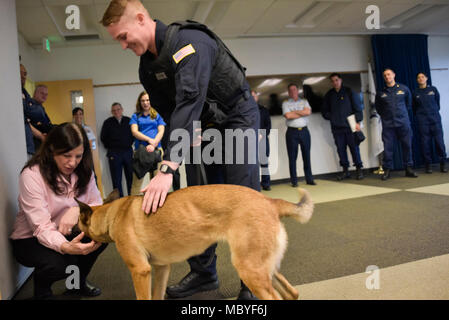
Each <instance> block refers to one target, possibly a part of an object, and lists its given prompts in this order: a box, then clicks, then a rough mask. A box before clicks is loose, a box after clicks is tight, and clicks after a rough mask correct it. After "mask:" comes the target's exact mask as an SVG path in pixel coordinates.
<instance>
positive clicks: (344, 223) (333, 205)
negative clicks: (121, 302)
mask: <svg viewBox="0 0 449 320" xmlns="http://www.w3.org/2000/svg"><path fill="white" fill-rule="evenodd" d="M400 175H402V173H400ZM394 176H396V174H394ZM398 176H399V173H398ZM347 182H348V183H357V184H361V185H371V186H382V187H391V188H398V189H402V190H404V189H409V188H416V187H422V186H429V185H436V184H443V183H448V182H449V175H448V174H440V173H434V174H432V175H425V174H420V177H419V178H418V179H410V178H402V177H396V178H393V179H391V180H389V181H387V182H383V181H380V180H379V177H377V176H373V175H372V176H369V177H367V178H366V179H364V180H362V181H356V180H348V181H347ZM343 186H344V183H342V187H343ZM316 187H318V188H319V185H318V186H316ZM448 208H449V197H448V196H441V195H435V194H424V193H415V192H408V191H400V192H393V193H386V194H380V195H374V196H368V197H361V198H356V199H349V200H340V201H333V202H326V203H320V204H317V205H316V206H315V213H314V216H313V218H312V220H311V221H310V222H309V223H308V224H306V225H300V224H299V223H297V222H295V221H293V220H291V219H285V220H284V223H285V225H286V229H287V233H288V236H289V245H288V249H287V252H286V254H285V256H284V260H283V263H282V267H281V272H282V273H283V274H284V275H285V277H286V278H287V279H288V280H289V281H290V282H291V283H292V284H293V285H300V284H304V283H310V282H315V281H321V280H326V279H333V278H337V277H341V276H346V275H351V274H355V273H361V272H364V271H365V269H366V267H367V266H369V265H376V266H378V267H380V268H384V267H388V266H393V265H397V264H402V263H406V262H411V261H414V260H419V259H424V258H429V257H433V256H438V255H442V254H447V253H449V241H448V240H447V239H448V238H447V235H448V233H449V210H448ZM217 255H218V261H217V270H218V275H219V279H220V288H219V289H218V290H215V291H210V292H206V293H200V294H197V295H194V296H192V297H190V299H226V298H232V297H235V296H237V295H238V292H239V287H240V281H239V279H238V276H237V273H236V272H235V270H234V269H233V267H232V265H231V263H230V259H229V258H230V257H229V251H228V246H227V244H226V243H220V244H219V246H218V249H217ZM188 270H189V268H188V264H187V263H186V262H183V263H179V264H176V265H173V266H172V273H171V275H170V280H169V284H174V283H176V282H178V281H179V280H180V279H181V278H182V277H183V276H184V275H185V274H186V273H187V272H188ZM89 279H90V280H91V281H92V282H93V283H95V284H96V285H98V286H99V287H101V288H102V290H103V294H102V295H101V296H99V297H97V298H94V299H135V295H134V290H133V287H132V281H131V276H130V274H129V272H128V270H127V268H126V266H125V264H124V263H123V261H122V260H121V258H120V257H119V255H118V253H117V251H116V250H115V247H114V244H110V245H109V247H108V248H107V249H106V250H105V252H104V253H103V254H102V255H101V256H100V258H99V259H98V261H97V263H96V264H95V266H94V268H93V270H92V272H91V274H90V277H89ZM53 289H54V292H55V294H57V295H58V294H61V293H62V292H63V291H64V282H63V281H60V282H58V283H56V284H55V285H54V287H53ZM31 296H32V281H28V282H27V283H26V284H25V285H24V286H23V287H22V289H21V290H20V292H19V293H18V294H17V295H16V297H15V298H16V299H29V298H31ZM60 298H61V299H64V298H65V297H60Z"/></svg>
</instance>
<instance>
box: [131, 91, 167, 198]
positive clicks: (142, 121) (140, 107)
mask: <svg viewBox="0 0 449 320" xmlns="http://www.w3.org/2000/svg"><path fill="white" fill-rule="evenodd" d="M129 124H130V125H131V132H132V134H133V136H134V138H135V140H134V150H137V149H138V148H139V146H140V145H143V146H144V147H145V148H146V150H147V152H154V151H155V150H156V149H159V150H160V151H161V153H162V147H161V139H162V137H163V135H164V130H165V126H166V123H165V122H164V119H162V117H161V116H160V115H159V114H158V113H157V112H156V110H155V109H154V108H152V107H151V104H150V98H149V96H148V93H146V92H145V91H143V92H141V93H140V94H139V97H138V98H137V102H136V113H134V114H133V115H132V117H131V121H130V122H129ZM155 174H156V172H155V171H153V172H150V179H151V178H152V177H154V176H155ZM144 179H145V177H143V178H142V179H138V178H137V176H136V175H135V174H134V177H133V184H132V187H131V194H132V195H137V194H140V189H141V187H142V182H143V180H144Z"/></svg>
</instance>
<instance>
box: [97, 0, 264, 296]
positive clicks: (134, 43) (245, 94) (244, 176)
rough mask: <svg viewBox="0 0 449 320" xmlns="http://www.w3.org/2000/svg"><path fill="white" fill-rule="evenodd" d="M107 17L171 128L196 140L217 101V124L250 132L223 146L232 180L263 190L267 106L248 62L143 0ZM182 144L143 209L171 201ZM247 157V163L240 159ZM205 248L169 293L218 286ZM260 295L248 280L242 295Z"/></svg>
mask: <svg viewBox="0 0 449 320" xmlns="http://www.w3.org/2000/svg"><path fill="white" fill-rule="evenodd" d="M102 24H103V26H105V27H106V28H107V31H108V33H109V34H110V35H111V36H112V38H113V39H115V40H117V41H119V42H120V44H121V46H122V48H123V49H127V48H128V49H130V50H132V51H133V52H134V53H135V54H136V55H137V56H139V57H140V65H139V78H140V81H141V83H142V85H143V86H144V88H145V90H146V91H147V92H148V94H149V95H150V101H151V105H153V106H154V108H155V109H156V110H157V112H158V113H160V114H161V116H162V117H163V118H164V120H165V121H167V127H168V128H169V129H168V130H169V132H170V133H171V132H173V131H174V130H177V129H183V130H185V131H187V133H188V134H189V138H190V141H188V142H189V144H190V145H192V144H193V142H194V141H195V136H196V133H195V132H196V131H195V129H194V124H195V121H198V120H200V119H201V118H202V114H208V110H211V109H213V108H216V109H218V110H220V111H221V112H222V113H223V114H224V115H225V117H224V118H222V119H221V120H222V121H221V123H220V124H218V125H219V127H220V132H223V134H224V131H225V130H228V132H229V131H232V132H243V134H245V137H243V140H244V141H243V142H244V143H242V145H244V147H243V148H242V150H238V151H237V144H236V142H237V136H234V137H231V139H232V140H233V141H232V142H233V143H232V144H228V145H227V146H226V145H225V146H224V148H223V150H224V152H223V153H224V158H226V161H225V163H220V164H221V165H222V167H223V172H224V177H225V183H228V184H236V185H242V186H246V187H250V188H252V189H254V190H257V191H259V190H260V177H259V163H258V161H257V158H258V157H257V143H251V142H252V141H251V140H253V139H254V140H255V141H256V142H257V131H258V129H259V124H260V123H259V121H260V120H259V119H260V114H259V110H258V107H257V104H256V102H255V101H254V99H253V97H252V96H251V93H250V88H249V85H248V82H247V81H246V76H245V71H244V68H243V66H242V65H241V64H240V63H239V62H238V60H237V59H236V58H235V57H234V56H233V55H232V53H231V52H230V50H229V49H228V48H227V47H226V45H225V44H224V43H223V41H222V40H221V39H220V38H219V37H218V36H216V35H215V34H214V33H213V32H212V31H211V30H210V29H209V28H207V27H206V26H204V25H202V24H198V23H193V22H178V23H172V24H170V25H169V26H167V25H165V24H164V23H162V22H161V21H157V20H156V21H155V20H153V19H152V18H151V16H150V14H149V13H148V11H147V10H146V9H145V7H144V6H143V5H142V3H141V2H140V1H119V0H112V1H111V3H110V5H109V6H108V8H107V9H106V11H105V13H104V15H103V19H102ZM214 106H215V107H214ZM240 130H241V131H240ZM194 133H195V134H194ZM240 137H241V135H240ZM223 141H224V139H223ZM177 144H178V141H172V140H170V141H168V142H167V147H166V152H165V154H164V160H163V161H162V165H161V168H160V170H159V173H158V174H157V175H156V176H155V177H154V179H152V180H151V181H150V183H149V184H148V186H147V187H146V188H145V189H144V190H143V191H144V192H145V196H144V200H143V203H142V209H143V210H144V211H145V213H147V214H149V213H150V212H156V211H157V208H158V207H161V206H163V205H164V202H165V199H166V196H167V193H168V190H169V189H170V188H171V186H172V183H173V173H174V172H175V170H177V169H178V168H179V165H180V163H181V162H182V160H181V158H185V156H186V155H185V154H183V155H181V157H179V154H176V155H175V153H173V154H172V152H171V150H172V149H174V147H175V146H176V145H177ZM229 146H230V147H229ZM227 147H229V150H228V149H227ZM251 148H254V150H251ZM176 156H178V157H177V158H176ZM172 157H173V158H174V159H172ZM240 157H242V158H243V160H244V161H243V162H244V163H243V164H242V163H238V162H239V161H240ZM237 158H239V159H237ZM208 180H212V179H208ZM206 251H209V253H207V254H206V253H205V255H201V257H200V256H196V257H200V258H199V259H196V258H195V259H196V260H198V261H199V263H196V266H195V267H193V266H192V264H190V266H191V269H192V270H191V272H190V273H189V274H188V275H187V276H186V277H184V278H183V279H182V280H181V282H180V283H179V285H176V286H170V287H168V288H167V294H168V295H169V296H171V297H175V295H176V297H185V296H189V295H192V294H194V293H196V292H199V291H205V290H212V289H215V288H218V278H217V273H216V268H215V261H216V255H215V250H206ZM192 258H194V257H192ZM189 260H190V259H189ZM189 263H190V261H189ZM253 297H254V296H253V295H252V293H251V292H250V290H249V289H248V288H247V287H246V286H244V284H243V283H242V289H241V291H240V294H239V298H241V299H252V298H253Z"/></svg>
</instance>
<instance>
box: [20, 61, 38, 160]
mask: <svg viewBox="0 0 449 320" xmlns="http://www.w3.org/2000/svg"><path fill="white" fill-rule="evenodd" d="M27 75H28V72H27V69H26V68H25V66H24V65H23V64H20V82H21V84H22V105H23V119H24V121H25V141H26V148H27V154H28V158H31V156H32V155H33V154H34V152H35V147H34V140H33V132H32V131H31V127H30V120H29V119H28V117H27V115H26V110H27V109H28V108H29V107H30V106H32V105H33V101H32V98H31V96H30V94H29V93H28V91H26V89H25V83H26V81H27Z"/></svg>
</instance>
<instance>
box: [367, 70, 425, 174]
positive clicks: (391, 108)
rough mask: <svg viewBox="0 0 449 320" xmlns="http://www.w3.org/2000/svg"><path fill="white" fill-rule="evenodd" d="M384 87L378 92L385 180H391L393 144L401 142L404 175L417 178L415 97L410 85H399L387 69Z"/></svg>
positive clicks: (377, 107)
mask: <svg viewBox="0 0 449 320" xmlns="http://www.w3.org/2000/svg"><path fill="white" fill-rule="evenodd" d="M382 75H383V77H384V81H385V87H384V88H383V89H382V90H379V91H377V93H376V102H375V105H376V110H377V112H378V113H379V115H380V117H381V120H382V141H383V143H384V167H385V172H384V174H383V175H382V177H381V179H382V180H384V181H385V180H387V179H389V178H390V177H391V175H390V171H391V170H392V169H393V148H394V141H395V140H398V141H399V142H400V143H401V146H402V157H403V161H404V166H405V168H406V169H405V176H406V177H411V178H416V177H418V175H417V174H416V173H415V172H414V171H413V169H412V166H413V158H412V128H411V126H410V119H409V117H408V111H409V110H411V108H412V94H411V93H410V90H409V88H408V87H407V86H405V85H403V84H400V83H396V80H395V77H396V74H395V73H394V71H393V70H391V69H389V68H387V69H385V70H384V71H383V73H382Z"/></svg>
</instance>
